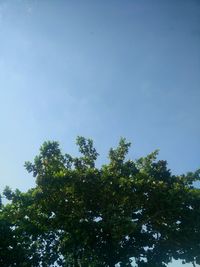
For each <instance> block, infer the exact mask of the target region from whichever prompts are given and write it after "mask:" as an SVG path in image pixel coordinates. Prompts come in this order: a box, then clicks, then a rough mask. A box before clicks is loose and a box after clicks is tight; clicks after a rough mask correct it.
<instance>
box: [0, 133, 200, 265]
mask: <svg viewBox="0 0 200 267" xmlns="http://www.w3.org/2000/svg"><path fill="white" fill-rule="evenodd" d="M77 145H78V147H79V152H80V153H81V156H80V157H72V156H71V155H69V154H62V152H61V150H60V148H59V144H58V143H57V142H45V143H44V144H43V146H42V147H41V149H40V153H39V155H38V156H37V157H36V158H35V160H34V163H30V162H26V163H25V166H26V169H27V170H28V171H29V172H31V173H32V174H33V176H34V177H36V187H35V188H33V189H31V190H29V191H28V192H27V193H21V192H20V191H19V190H16V191H15V192H13V191H12V190H10V189H9V188H8V187H7V188H6V189H5V191H4V195H5V196H6V197H7V199H8V200H9V201H10V203H9V204H7V205H1V206H0V207H1V210H0V231H1V233H0V234H1V241H0V263H1V266H8V267H9V266H39V265H41V266H51V265H52V266H55V264H57V265H60V266H68V267H79V266H81V267H84V266H85V267H86V266H89V267H100V266H110V267H111V266H115V264H117V263H118V264H119V265H120V266H121V267H123V266H132V264H135V266H138V267H145V266H148V267H151V266H154V267H156V266H158V267H161V266H163V267H164V266H167V264H168V263H169V262H170V261H171V260H172V258H175V259H182V260H183V261H184V262H193V263H194V264H195V262H196V263H199V261H200V190H199V189H197V188H195V187H194V186H193V183H194V181H198V180H199V173H200V172H199V171H196V172H195V173H188V174H186V175H180V176H175V175H172V174H171V172H170V170H169V169H168V168H167V162H166V161H162V160H157V159H156V158H157V154H158V151H155V152H153V153H151V154H150V155H148V156H147V157H144V158H140V159H138V160H136V161H132V160H126V155H127V153H128V150H129V147H130V143H128V142H126V140H125V139H121V140H120V142H119V145H118V147H117V148H116V149H111V150H110V152H109V159H110V161H109V163H108V164H107V165H103V166H102V167H101V168H96V167H95V161H96V159H97V157H98V153H97V151H96V149H95V148H94V147H93V142H92V140H90V139H88V140H87V139H85V138H83V137H78V138H77ZM132 259H134V261H133V262H132ZM131 262H132V263H131Z"/></svg>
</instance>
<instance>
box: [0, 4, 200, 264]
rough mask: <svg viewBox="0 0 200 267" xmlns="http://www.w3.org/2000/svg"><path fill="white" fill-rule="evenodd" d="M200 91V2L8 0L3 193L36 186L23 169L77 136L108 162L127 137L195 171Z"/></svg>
mask: <svg viewBox="0 0 200 267" xmlns="http://www.w3.org/2000/svg"><path fill="white" fill-rule="evenodd" d="M199 86H200V1H198V0H123V1H122V0H120V1H119V0H84V1H82V0H79V1H78V0H73V1H72V0H65V1H64V0H63V1H61V0H56V1H55V0H52V1H51V0H48V1H47V0H44V1H39V0H29V1H25V0H24V1H23V0H15V1H9V0H0V122H1V124H0V190H2V189H3V188H4V186H5V185H9V186H11V187H12V188H13V189H14V188H16V187H17V188H19V189H21V190H27V189H28V188H30V187H32V186H34V179H33V178H32V177H31V176H30V175H28V174H27V173H26V171H25V170H24V167H23V164H24V161H26V160H32V159H33V157H34V156H35V155H36V154H37V153H38V149H39V147H40V145H41V144H42V143H43V141H45V140H52V139H53V140H58V141H60V143H61V146H62V148H63V150H64V151H65V152H68V153H72V154H75V153H76V147H75V144H74V141H75V138H76V136H77V135H83V136H85V137H91V138H93V139H94V142H95V144H96V147H97V149H98V151H99V152H100V154H101V160H100V162H105V161H106V160H107V158H106V155H107V151H108V149H109V148H110V147H111V146H115V145H116V144H117V142H118V140H119V138H120V136H123V137H126V138H127V139H128V140H129V141H131V142H132V143H133V146H132V148H131V151H130V156H131V157H132V158H137V157H139V156H143V155H146V154H147V153H149V152H151V151H153V150H155V149H157V148H159V149H160V157H161V158H162V159H166V160H167V161H168V162H169V168H171V169H172V171H173V172H175V173H180V174H181V173H184V172H187V171H194V170H196V169H197V168H199V167H200V157H199V151H200V123H199V121H200V105H199V102H200V87H199ZM171 266H177V267H178V266H179V265H178V263H177V264H174V265H171ZM188 266H190V265H188ZM185 267H187V265H185Z"/></svg>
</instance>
